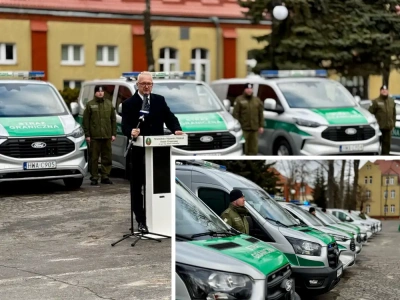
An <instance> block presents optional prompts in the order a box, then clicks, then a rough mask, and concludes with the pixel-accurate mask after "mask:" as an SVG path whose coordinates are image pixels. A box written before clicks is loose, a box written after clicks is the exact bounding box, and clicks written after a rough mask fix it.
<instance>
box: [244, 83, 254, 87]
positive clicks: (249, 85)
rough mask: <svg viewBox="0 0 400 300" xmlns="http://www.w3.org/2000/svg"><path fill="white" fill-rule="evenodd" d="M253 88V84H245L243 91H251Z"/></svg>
mask: <svg viewBox="0 0 400 300" xmlns="http://www.w3.org/2000/svg"><path fill="white" fill-rule="evenodd" d="M252 88H253V84H252V83H250V82H248V83H246V86H245V89H252Z"/></svg>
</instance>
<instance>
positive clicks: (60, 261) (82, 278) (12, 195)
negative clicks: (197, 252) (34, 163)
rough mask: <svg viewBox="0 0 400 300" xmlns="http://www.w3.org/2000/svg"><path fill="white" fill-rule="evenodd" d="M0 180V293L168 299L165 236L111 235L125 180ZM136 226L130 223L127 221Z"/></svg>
mask: <svg viewBox="0 0 400 300" xmlns="http://www.w3.org/2000/svg"><path fill="white" fill-rule="evenodd" d="M113 181H114V182H115V184H114V185H112V186H106V185H101V186H100V187H92V186H90V185H89V181H88V180H86V181H85V183H84V185H83V187H82V188H81V189H80V190H77V191H67V190H66V189H65V188H64V186H63V184H62V182H56V181H54V182H44V183H40V182H30V183H28V182H18V183H12V184H10V183H7V184H0V220H1V221H0V299H1V300H11V299H12V300H15V299H18V300H26V299H29V300H36V299H38V300H39V299H40V300H47V299H52V300H53V299H74V300H80V299H82V300H92V299H93V300H94V299H115V300H124V299H129V300H132V299H158V300H160V299H171V242H170V240H163V241H162V242H161V243H158V242H154V241H149V240H141V241H139V242H138V243H137V244H136V246H135V247H131V242H132V241H133V240H125V241H123V242H121V243H119V244H117V245H116V246H115V247H111V243H113V242H115V241H117V240H118V239H120V238H121V237H122V235H123V234H125V233H127V232H128V230H129V228H130V217H129V207H130V205H129V201H130V200H129V185H128V182H127V181H125V180H124V179H122V176H119V178H113ZM135 226H136V224H135Z"/></svg>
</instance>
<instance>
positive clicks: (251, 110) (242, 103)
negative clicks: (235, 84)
mask: <svg viewBox="0 0 400 300" xmlns="http://www.w3.org/2000/svg"><path fill="white" fill-rule="evenodd" d="M232 115H233V117H234V118H235V119H236V120H238V121H239V123H240V125H241V127H242V130H252V131H256V130H258V129H259V128H261V127H264V107H263V104H262V102H261V100H260V98H258V97H254V96H249V97H248V96H246V95H244V94H243V95H240V96H239V97H237V98H236V100H235V106H234V108H233V114H232Z"/></svg>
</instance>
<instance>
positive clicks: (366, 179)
mask: <svg viewBox="0 0 400 300" xmlns="http://www.w3.org/2000/svg"><path fill="white" fill-rule="evenodd" d="M364 184H368V176H365V177H364Z"/></svg>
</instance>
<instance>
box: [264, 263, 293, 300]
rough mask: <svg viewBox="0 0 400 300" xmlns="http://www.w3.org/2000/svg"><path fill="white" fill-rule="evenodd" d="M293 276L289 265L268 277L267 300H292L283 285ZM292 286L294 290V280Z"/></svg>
mask: <svg viewBox="0 0 400 300" xmlns="http://www.w3.org/2000/svg"><path fill="white" fill-rule="evenodd" d="M291 274H292V270H291V269H290V266H289V265H287V266H285V267H283V268H281V269H279V270H278V271H276V272H274V273H272V274H271V275H269V276H268V277H267V281H266V285H267V288H266V289H267V295H266V297H265V299H266V300H278V299H279V300H281V299H282V300H283V299H290V291H289V292H287V291H286V289H285V288H284V287H282V283H283V282H284V281H285V279H289V278H290V276H291ZM292 280H293V284H292V289H294V288H295V283H294V279H292Z"/></svg>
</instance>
